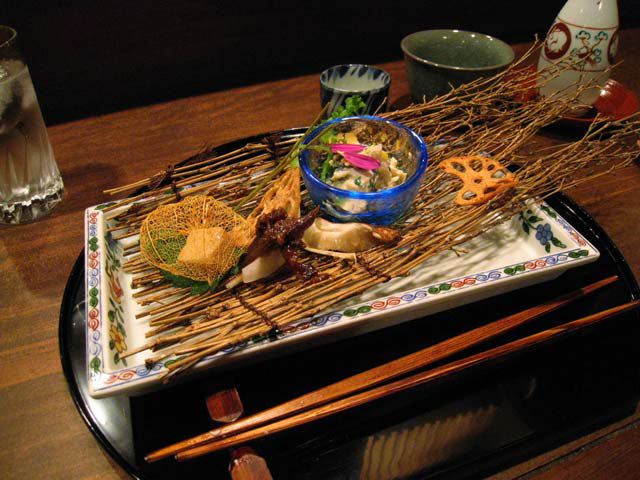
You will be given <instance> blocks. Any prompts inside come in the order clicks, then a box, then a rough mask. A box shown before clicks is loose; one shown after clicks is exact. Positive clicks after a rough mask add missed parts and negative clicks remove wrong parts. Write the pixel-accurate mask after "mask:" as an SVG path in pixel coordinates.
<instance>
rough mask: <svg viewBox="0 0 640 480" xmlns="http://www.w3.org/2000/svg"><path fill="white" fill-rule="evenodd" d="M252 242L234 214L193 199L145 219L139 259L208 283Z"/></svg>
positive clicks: (248, 228) (211, 202)
mask: <svg viewBox="0 0 640 480" xmlns="http://www.w3.org/2000/svg"><path fill="white" fill-rule="evenodd" d="M251 239H252V234H251V225H250V224H249V222H247V221H246V220H245V219H244V218H242V216H240V215H238V214H237V213H235V212H234V211H233V209H231V208H230V207H228V206H227V205H225V204H224V203H222V202H219V201H218V200H216V199H214V198H212V197H207V196H206V195H194V196H192V197H188V198H186V199H185V200H183V201H181V202H179V203H175V204H171V205H164V206H161V207H158V208H157V209H156V210H154V211H153V212H151V213H150V214H149V215H148V216H147V218H146V219H145V220H144V222H143V223H142V226H141V227H140V253H141V254H142V256H143V258H144V259H145V260H146V261H147V262H149V263H150V264H152V265H154V266H155V267H157V268H159V269H161V270H165V271H167V272H170V273H172V274H174V275H180V276H183V277H187V278H190V279H192V280H199V281H207V282H209V283H212V282H213V281H214V280H216V279H217V278H218V277H220V276H222V275H224V274H225V273H226V272H227V271H229V269H230V268H231V267H233V266H234V265H235V264H236V263H237V262H238V259H239V257H240V255H242V253H243V252H244V249H246V247H247V246H248V245H249V243H250V242H251Z"/></svg>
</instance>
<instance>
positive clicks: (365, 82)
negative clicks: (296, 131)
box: [320, 64, 391, 116]
mask: <svg viewBox="0 0 640 480" xmlns="http://www.w3.org/2000/svg"><path fill="white" fill-rule="evenodd" d="M389 85H391V76H390V75H389V74H388V73H387V72H385V71H384V70H382V69H380V68H377V67H372V66H370V65H359V64H349V65H336V66H334V67H331V68H328V69H327V70H325V71H324V72H322V73H321V74H320V103H321V105H322V106H323V107H324V106H325V105H326V104H329V108H328V109H327V116H330V115H331V114H332V113H333V112H334V110H335V109H336V108H338V107H339V106H342V105H344V102H345V100H346V99H347V97H350V96H352V95H359V96H360V98H362V100H363V101H364V102H365V103H366V104H367V110H366V111H365V112H364V114H365V115H373V114H374V113H376V112H384V111H386V110H387V104H388V97H389Z"/></svg>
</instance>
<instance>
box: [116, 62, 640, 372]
mask: <svg viewBox="0 0 640 480" xmlns="http://www.w3.org/2000/svg"><path fill="white" fill-rule="evenodd" d="M533 52H535V50H532V51H530V52H528V54H527V55H525V57H523V60H521V61H520V62H518V63H516V64H514V65H513V66H512V67H511V68H509V69H508V70H507V71H505V72H503V73H501V74H499V75H497V76H496V77H493V78H491V79H482V80H478V81H475V82H473V83H470V84H467V85H463V86H461V87H458V88H456V89H454V90H452V91H451V92H450V93H449V94H447V95H444V96H442V97H438V98H435V99H434V100H431V101H429V102H426V103H423V104H418V105H412V106H409V107H408V108H405V109H403V110H399V111H395V112H391V113H388V114H386V115H384V116H385V117H387V118H390V119H393V120H396V121H399V122H402V123H404V124H405V125H408V126H409V127H411V128H413V129H414V130H416V131H418V132H419V133H420V134H421V135H423V137H424V138H425V139H426V141H427V144H428V145H431V146H432V148H431V150H430V162H431V164H432V166H431V167H430V168H429V169H427V174H426V175H425V177H424V180H423V184H422V186H421V188H420V191H419V194H418V197H417V199H416V202H415V204H414V208H413V210H412V215H410V216H408V217H405V220H403V221H402V222H400V223H399V224H398V225H396V226H397V227H398V228H400V229H401V230H402V239H401V241H400V242H399V243H398V244H396V245H394V246H393V247H386V246H379V247H376V248H374V249H371V250H369V251H367V252H364V253H363V254H360V255H358V258H357V261H356V262H351V261H345V260H339V259H335V258H331V257H325V256H318V255H312V254H309V255H308V256H307V258H306V259H305V261H307V262H310V263H312V264H313V265H314V267H315V268H316V269H317V270H318V271H319V272H320V273H321V274H322V276H321V278H322V280H320V281H318V282H316V283H313V284H309V283H304V282H302V281H300V280H298V279H296V278H295V276H293V275H290V276H280V277H278V278H277V279H275V281H274V280H271V281H270V282H268V283H260V282H257V283H254V284H246V285H240V286H238V287H236V288H234V289H232V290H225V289H222V290H219V291H215V292H208V293H205V294H203V295H200V296H191V295H190V292H189V289H186V288H183V289H178V288H174V287H173V286H171V285H170V284H168V283H167V282H166V281H165V279H164V277H163V276H162V275H161V274H160V273H159V272H158V271H157V270H156V269H155V268H153V267H151V266H149V265H148V264H146V263H145V262H143V261H142V259H141V257H140V255H139V247H138V245H137V243H136V242H134V243H133V244H131V245H129V246H128V247H126V248H125V253H126V255H127V256H128V258H129V260H128V262H127V264H126V270H127V271H128V272H130V273H132V274H133V286H134V287H135V288H138V289H139V290H138V291H137V292H136V293H135V295H134V296H135V298H136V299H137V301H138V302H139V303H140V305H143V306H148V308H147V309H146V310H145V311H144V313H142V314H141V315H140V317H146V318H148V321H149V325H150V329H149V332H148V333H147V338H149V342H148V343H147V344H146V345H144V346H142V347H140V348H138V349H135V350H130V351H128V352H127V353H126V355H124V356H128V355H132V354H135V353H138V352H140V351H143V350H151V351H153V352H155V354H154V355H152V356H150V357H149V358H148V360H147V361H148V362H151V363H153V362H156V361H160V360H162V359H166V358H168V357H173V358H174V359H175V361H173V363H171V364H170V365H169V367H168V368H169V371H170V373H169V375H173V374H176V373H178V372H180V371H183V370H185V369H187V368H189V367H191V366H193V365H194V364H196V363H197V362H198V361H200V360H201V359H203V358H204V357H206V356H209V355H212V354H215V353H216V352H218V351H220V350H221V349H224V348H227V347H230V346H232V345H234V344H237V343H239V342H243V341H247V340H249V339H251V338H253V337H256V336H265V335H276V336H277V334H278V331H277V329H278V328H283V327H284V326H286V325H288V324H291V323H292V322H295V321H297V320H300V319H302V318H306V317H309V316H312V315H314V314H317V313H319V312H322V311H324V310H326V309H328V308H329V307H331V306H332V305H334V304H335V303H337V302H339V301H341V300H344V299H347V298H349V297H351V296H353V295H356V294H359V293H361V292H363V291H365V290H366V289H368V288H370V287H372V286H374V285H376V284H379V283H382V282H386V281H388V280H389V279H392V278H395V277H399V276H405V275H408V274H409V272H411V270H412V269H414V268H415V267H416V266H418V265H420V264H421V263H422V262H424V261H425V260H427V259H429V258H431V257H432V256H434V255H436V254H437V253H440V252H442V251H444V250H447V249H452V248H454V247H456V246H457V245H460V244H462V243H465V242H467V241H469V240H470V239H472V238H474V237H476V236H478V235H480V234H482V233H484V232H487V231H488V230H490V229H491V228H493V227H495V226H496V225H498V224H500V223H503V222H505V221H506V220H508V219H509V218H511V217H512V216H513V215H515V214H517V213H519V212H520V211H521V210H522V209H523V208H524V205H525V204H526V202H528V201H530V200H532V199H542V198H544V197H546V196H548V195H550V194H552V193H555V192H558V191H560V190H564V189H567V188H570V187H572V186H575V185H577V184H579V183H581V182H583V181H586V180H588V179H590V178H593V177H594V176H597V175H602V174H606V173H607V172H610V171H611V170H613V169H616V168H621V167H624V166H627V165H628V164H629V163H630V162H632V161H633V160H634V159H635V158H636V157H637V156H638V154H639V152H640V144H639V143H638V137H639V134H640V122H638V121H633V120H628V121H625V122H607V121H596V122H594V123H593V125H592V127H591V128H590V129H589V130H588V131H587V133H586V134H585V135H584V137H583V138H581V139H580V140H578V141H575V142H572V143H568V144H562V145H557V146H555V147H550V148H547V149H545V150H537V151H534V152H530V151H529V152H528V151H527V145H529V144H530V142H531V140H532V138H533V137H534V135H535V134H536V133H537V132H538V131H539V130H540V129H541V128H542V127H544V126H547V125H549V124H551V123H553V122H555V121H557V120H558V119H559V118H560V117H561V116H562V115H563V114H564V113H566V112H567V111H568V110H570V109H571V108H574V106H575V99H576V98H577V97H578V95H579V94H580V92H581V90H578V92H576V94H575V95H574V96H573V97H567V98H562V97H561V96H558V97H551V98H537V99H535V100H528V101H526V102H525V101H522V99H523V98H526V97H527V95H528V94H529V92H530V91H531V89H532V88H536V87H537V86H539V83H540V82H544V81H546V80H547V79H548V78H549V77H547V79H545V78H544V77H539V76H538V74H537V73H536V72H535V71H531V70H527V69H522V62H523V61H524V60H526V59H527V58H528V57H529V56H531V55H532V53H533ZM554 74H557V72H555V73H554V72H551V73H550V74H549V75H550V76H553V75H554ZM583 88H587V87H586V86H585V87H583ZM298 140H299V136H295V135H293V136H287V135H284V136H272V137H269V138H266V139H265V141H264V142H263V143H260V144H255V143H251V144H247V145H245V146H244V147H242V148H239V149H237V150H235V151H232V152H229V153H226V154H224V155H216V154H215V152H214V151H213V150H207V151H204V152H202V153H201V154H198V155H196V156H195V157H193V158H191V159H189V160H188V161H187V162H186V163H185V164H184V165H183V166H179V167H175V168H170V169H167V171H165V172H161V173H159V174H158V175H156V176H154V177H152V178H147V179H143V180H140V181H139V182H136V183H135V184H132V185H127V186H125V187H121V188H117V189H113V190H111V191H110V193H114V194H115V193H122V192H124V191H127V190H129V189H132V188H137V187H143V186H146V187H148V191H146V192H144V193H142V194H139V195H136V196H133V197H130V198H127V199H124V200H120V201H117V202H115V203H114V204H113V205H112V206H110V207H108V208H107V209H105V212H107V215H108V218H109V220H110V222H111V224H112V226H111V227H110V228H109V230H110V231H111V232H112V234H113V237H114V239H116V240H118V239H123V238H127V237H131V238H132V239H135V236H136V235H137V234H138V231H139V228H140V224H141V222H142V221H143V220H144V218H145V217H146V216H147V215H148V214H149V213H150V212H151V211H153V210H154V209H155V208H157V207H158V206H160V205H166V204H169V203H173V202H177V201H179V200H180V199H181V198H184V197H186V196H189V195H193V194H202V193H207V194H209V195H212V196H214V197H215V198H216V199H218V200H223V201H225V202H227V203H229V204H230V205H235V206H240V208H238V211H239V212H240V213H242V214H246V213H248V212H249V211H250V210H251V209H252V208H253V207H254V206H255V203H256V202H255V198H252V197H250V198H249V201H246V198H247V193H248V192H249V191H250V190H251V188H253V187H255V186H256V185H260V184H261V183H264V182H263V180H264V179H265V177H267V176H268V175H270V172H273V170H274V168H282V162H280V161H279V159H281V158H282V157H283V156H284V155H286V154H287V152H289V151H290V150H291V148H292V147H293V146H294V144H296V142H297V141H298ZM478 153H484V154H486V155H490V156H492V157H493V158H495V159H497V160H499V161H501V162H502V163H503V164H504V165H515V164H518V166H519V167H518V168H519V169H518V177H519V184H518V186H517V187H516V188H514V189H512V190H511V191H509V192H506V193H504V194H501V195H499V196H498V197H497V198H495V199H494V200H492V201H490V202H488V203H486V204H482V205H476V206H460V205H457V204H455V203H454V202H452V201H451V198H452V196H453V194H454V192H455V191H456V190H457V189H458V187H459V181H458V180H457V179H453V178H452V177H451V176H450V175H448V174H446V173H444V172H443V171H442V170H441V169H439V168H436V166H437V164H438V163H439V162H440V161H442V160H443V159H446V158H449V157H452V156H464V155H475V154H478ZM278 165H279V167H277V166H278ZM166 184H168V186H166ZM161 185H163V186H161ZM307 202H308V200H307ZM274 325H277V328H276V329H274Z"/></svg>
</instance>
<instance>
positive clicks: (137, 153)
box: [0, 29, 640, 479]
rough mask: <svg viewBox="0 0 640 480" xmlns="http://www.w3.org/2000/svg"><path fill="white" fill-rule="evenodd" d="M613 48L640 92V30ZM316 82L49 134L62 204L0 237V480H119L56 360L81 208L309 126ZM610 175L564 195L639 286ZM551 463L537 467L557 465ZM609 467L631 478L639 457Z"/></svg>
mask: <svg viewBox="0 0 640 480" xmlns="http://www.w3.org/2000/svg"><path fill="white" fill-rule="evenodd" d="M622 48H623V50H622V53H623V56H624V58H625V62H624V64H623V65H622V66H621V67H620V68H619V69H618V71H616V72H615V73H614V77H615V78H617V79H618V80H620V81H622V82H623V83H624V84H625V85H627V86H629V87H631V88H632V89H634V90H635V91H636V92H638V91H640V76H637V65H638V62H639V61H640V30H637V29H634V30H628V31H625V32H624V33H623V43H622ZM517 49H518V50H519V51H522V49H523V46H518V48H517ZM381 66H382V67H383V68H385V69H386V70H388V71H389V72H390V73H391V75H392V77H393V82H392V86H391V103H392V104H393V103H397V102H402V101H403V99H406V95H407V94H408V87H407V82H406V74H405V70H404V65H403V63H402V62H401V61H396V62H391V63H385V64H382V65H381ZM317 82H318V78H317V76H316V75H307V76H302V77H296V78H290V79H286V80H281V81H273V82H268V83H263V84H259V85H252V86H247V87H243V88H237V89H233V90H229V91H225V92H217V93H212V94H206V95H201V96H195V97H191V98H186V99H181V100H176V101H172V102H167V103H163V104H158V105H153V106H149V107H144V108H136V109H132V110H127V111H123V112H118V113H113V114H109V115H104V116H97V117H92V118H87V119H85V120H81V121H75V122H70V123H65V124H61V125H57V126H55V127H52V128H50V129H49V135H50V139H51V142H52V144H53V148H54V151H55V154H56V158H57V160H58V165H59V167H60V170H61V172H62V176H63V178H64V181H65V185H66V192H65V200H64V201H63V202H62V203H61V204H60V205H59V206H58V208H57V209H56V210H55V211H54V212H53V214H52V215H51V216H50V217H48V218H46V219H44V220H42V221H40V222H37V223H34V224H31V225H24V226H18V227H1V228H0V331H1V332H2V335H0V358H1V359H2V368H1V369H0V370H1V371H2V374H1V375H2V376H1V377H0V380H1V381H0V411H2V415H1V416H0V431H2V432H3V435H2V436H1V438H0V477H1V478H7V479H13V478H49V479H58V478H60V479H68V478H74V479H89V478H92V479H94V478H100V479H118V478H126V477H125V476H124V474H123V473H122V471H121V470H119V468H118V467H117V466H115V465H114V464H113V463H112V462H110V461H109V459H108V458H107V456H106V454H104V453H103V452H102V451H101V449H100V447H99V446H98V444H97V443H96V441H95V440H94V439H93V437H92V435H91V433H90V432H89V430H88V429H87V428H86V426H85V425H84V423H83V420H82V419H81V417H80V415H78V413H77V412H76V410H75V407H74V405H73V402H72V400H71V397H70V395H69V394H68V391H67V387H66V385H65V381H64V378H63V376H62V372H61V367H60V362H59V360H58V358H57V354H56V352H57V348H58V346H57V329H58V315H59V309H60V301H61V299H62V293H63V290H64V286H65V283H66V281H67V278H68V275H69V272H70V271H71V267H72V265H73V263H74V261H75V259H76V257H77V255H78V254H79V252H80V251H81V249H82V246H83V236H84V232H83V215H82V212H83V210H84V208H86V207H88V206H90V205H94V204H96V203H100V202H102V201H105V200H107V199H108V197H107V196H106V195H103V194H102V193H100V192H101V191H102V190H103V189H105V188H108V187H111V186H114V185H120V184H125V183H129V182H132V181H135V180H136V179H138V178H140V177H142V176H149V175H152V174H154V173H156V172H157V171H158V170H160V169H162V168H164V167H165V166H166V165H167V164H169V163H173V162H176V161H179V160H181V159H183V158H185V157H186V156H188V155H191V154H193V153H195V152H196V151H198V150H199V149H200V148H202V147H203V146H204V145H215V144H220V143H224V142H227V141H230V140H233V139H237V138H241V137H244V136H247V135H254V134H258V133H261V132H265V131H270V130H277V129H282V128H288V127H296V126H301V125H305V124H307V123H308V122H309V121H310V120H311V119H312V118H313V117H314V115H315V113H316V112H317V110H318V109H319V98H318V97H319V93H318V83H317ZM549 135H550V136H553V137H557V136H559V135H560V134H558V133H557V132H554V133H552V134H549ZM566 135H567V132H562V136H566ZM549 141H551V140H549ZM616 175H617V176H616V177H615V178H606V179H605V178H601V179H598V180H597V181H594V182H591V183H588V184H585V185H583V186H581V187H580V188H578V189H576V190H574V191H573V192H572V193H571V195H572V196H573V197H574V198H575V199H576V200H577V201H578V202H579V203H580V204H582V205H585V206H586V208H587V210H588V211H589V212H590V213H591V214H592V215H593V216H594V217H595V219H596V220H597V221H598V222H599V223H600V224H601V225H602V226H603V227H604V229H605V230H606V231H607V232H608V233H609V235H610V236H611V237H612V238H613V240H614V241H615V242H616V244H617V245H618V246H619V247H620V249H621V251H622V253H623V254H624V255H625V256H626V257H627V259H628V261H629V263H630V265H631V268H632V270H633V272H634V274H635V275H636V277H638V276H640V249H638V248H637V238H638V233H639V229H638V226H637V219H638V218H640V202H638V201H637V197H638V194H639V193H640V170H639V169H638V167H637V166H636V165H634V166H633V167H630V168H628V169H625V170H624V171H622V172H619V173H618V174H616ZM43 432H44V433H43ZM608 445H609V446H608V447H607V451H606V453H605V454H598V453H595V454H594V455H600V457H596V458H606V455H615V454H616V452H624V451H628V449H629V446H628V445H627V444H625V443H623V442H618V441H616V439H612V441H611V443H609V444H608ZM599 451H600V450H598V452H599ZM549 455H550V456H546V457H544V458H541V459H538V462H539V463H538V464H539V465H540V464H543V463H545V464H546V463H549V462H550V461H553V459H554V458H557V457H554V456H553V453H550V454H549ZM589 455H590V454H587V456H586V457H585V458H587V459H588V458H590V457H589ZM603 455H604V456H603ZM619 458H620V462H621V463H626V464H627V465H630V466H631V467H630V468H635V470H636V471H638V470H639V469H640V458H637V456H635V457H634V456H630V455H621V456H620V457H619ZM571 468H576V469H578V470H576V471H579V468H580V467H579V465H577V466H574V467H571ZM585 478H589V477H588V475H587V476H586V477H585Z"/></svg>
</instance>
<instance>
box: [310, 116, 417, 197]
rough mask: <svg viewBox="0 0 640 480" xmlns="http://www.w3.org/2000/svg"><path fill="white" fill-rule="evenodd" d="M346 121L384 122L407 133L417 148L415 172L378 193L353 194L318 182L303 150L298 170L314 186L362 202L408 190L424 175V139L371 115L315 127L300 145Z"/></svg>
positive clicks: (391, 121)
mask: <svg viewBox="0 0 640 480" xmlns="http://www.w3.org/2000/svg"><path fill="white" fill-rule="evenodd" d="M346 120H373V121H375V122H384V123H387V124H390V125H393V126H394V127H396V128H400V129H402V130H404V131H406V132H407V133H409V136H410V137H411V139H412V141H413V142H414V144H415V145H416V146H417V147H418V148H419V151H420V158H419V159H418V166H417V168H416V171H415V172H413V175H411V176H410V177H409V178H408V179H407V180H406V181H405V182H403V183H401V184H400V185H398V186H395V187H392V188H387V189H386V190H380V191H379V192H353V191H351V190H343V189H342V188H336V187H334V186H331V185H329V184H328V183H325V182H323V181H322V180H320V179H319V178H318V177H316V175H315V174H314V173H313V171H312V170H311V168H310V167H309V162H308V159H307V156H308V152H307V150H303V151H302V152H301V153H300V154H299V160H300V168H301V169H302V171H303V172H304V173H305V174H306V177H308V178H309V179H310V180H311V181H312V183H314V185H315V186H318V187H320V188H325V189H327V190H329V191H330V192H332V193H335V194H337V195H342V196H347V197H350V198H355V199H362V200H375V199H379V198H383V197H386V196H389V195H393V194H396V193H399V192H403V191H405V190H408V189H409V188H411V187H412V186H413V184H414V182H416V181H418V180H419V179H420V178H421V177H422V175H423V174H424V171H425V170H426V169H427V165H428V164H429V154H428V152H427V144H426V143H425V141H424V139H423V138H422V137H421V136H420V135H418V134H417V133H416V132H414V131H413V130H411V129H410V128H409V127H407V126H405V125H402V124H401V123H398V122H394V121H393V120H387V119H386V118H381V117H375V116H373V115H360V116H353V117H343V118H335V119H333V120H329V121H328V122H325V123H323V124H322V125H319V126H317V127H316V128H315V129H314V130H313V131H312V132H311V133H310V134H309V136H308V137H307V138H305V139H304V141H303V142H302V145H307V144H308V143H309V142H310V141H311V140H313V139H314V138H316V137H317V136H318V135H319V134H320V133H321V132H323V131H324V130H326V129H327V128H328V127H329V126H330V125H332V124H334V123H339V122H344V121H346Z"/></svg>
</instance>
